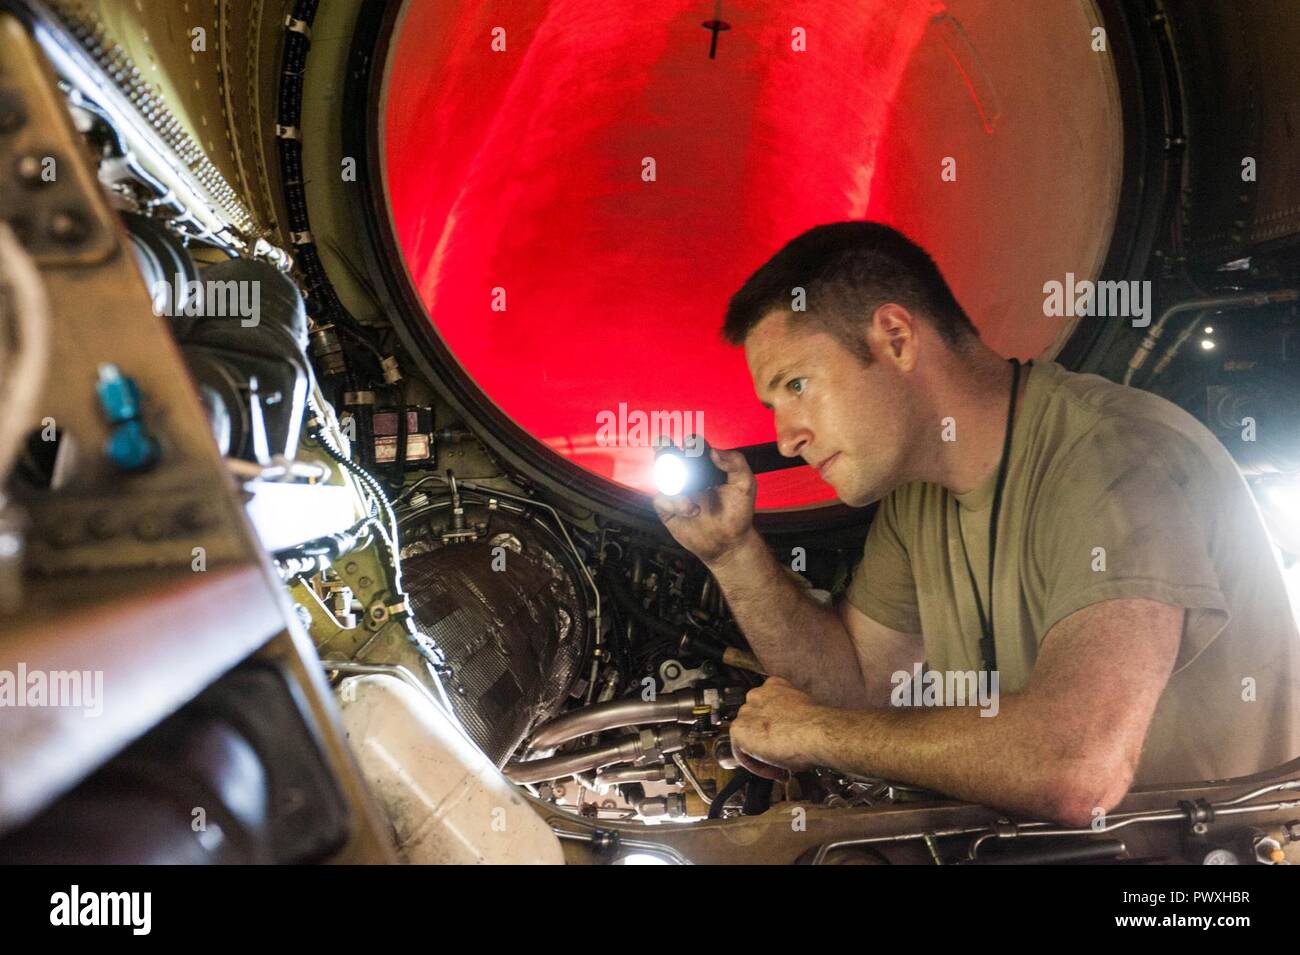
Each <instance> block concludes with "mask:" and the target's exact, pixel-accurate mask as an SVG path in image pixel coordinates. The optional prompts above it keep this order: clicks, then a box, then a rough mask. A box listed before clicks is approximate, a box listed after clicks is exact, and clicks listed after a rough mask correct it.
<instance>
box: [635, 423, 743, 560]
mask: <svg viewBox="0 0 1300 955" xmlns="http://www.w3.org/2000/svg"><path fill="white" fill-rule="evenodd" d="M709 454H710V455H711V456H712V459H713V463H714V464H716V465H717V466H718V467H720V468H721V469H722V470H724V471H726V472H727V483H726V484H724V485H722V486H721V487H717V488H708V489H707V490H705V491H703V492H701V493H699V494H678V495H676V496H674V497H666V496H665V495H663V494H660V495H657V496H656V497H655V499H654V508H655V511H656V513H658V515H659V519H660V520H662V521H663V522H664V526H665V527H667V528H668V533H670V534H672V535H673V538H674V539H675V540H676V541H677V543H679V544H681V545H682V546H683V547H685V548H686V549H687V550H688V551H690V552H691V553H692V554H694V555H695V556H696V557H698V558H699V559H700V560H702V561H703V562H704V563H705V564H710V563H713V562H715V561H718V560H722V559H723V558H725V557H726V556H727V555H728V554H729V553H731V552H733V551H735V550H736V549H738V548H739V547H740V545H741V544H743V543H744V542H745V541H746V540H747V539H748V538H749V536H750V535H751V534H752V533H753V530H754V496H755V495H756V494H757V493H758V482H757V481H755V480H754V474H753V472H752V471H750V469H749V463H748V462H747V461H746V460H745V456H744V455H743V454H741V453H740V452H739V451H719V450H718V449H716V448H714V449H711V450H710V451H709Z"/></svg>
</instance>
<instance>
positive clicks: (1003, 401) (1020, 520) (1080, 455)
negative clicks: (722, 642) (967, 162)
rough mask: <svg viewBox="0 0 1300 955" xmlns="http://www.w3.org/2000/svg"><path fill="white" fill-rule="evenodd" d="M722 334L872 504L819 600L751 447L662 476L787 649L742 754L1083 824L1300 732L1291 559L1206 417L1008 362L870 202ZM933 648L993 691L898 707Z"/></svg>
mask: <svg viewBox="0 0 1300 955" xmlns="http://www.w3.org/2000/svg"><path fill="white" fill-rule="evenodd" d="M801 299H802V300H803V302H804V303H805V304H806V309H805V310H795V309H794V308H793V307H792V306H793V303H795V302H799V301H800V300H801ZM1030 320H1032V318H1031V319H1030ZM724 335H725V336H726V338H727V339H728V340H729V341H730V342H731V343H732V344H737V345H741V344H743V346H744V349H745V357H746V360H747V362H748V365H749V369H750V372H751V374H752V376H753V382H754V388H755V391H756V392H757V393H758V396H759V398H760V400H761V401H762V402H763V404H764V406H765V407H768V408H770V409H771V410H772V412H773V415H774V418H775V424H776V434H777V439H778V443H779V445H780V448H781V451H782V452H783V453H784V454H786V455H787V456H792V457H794V456H801V457H803V459H804V460H805V461H807V462H808V463H809V464H811V465H813V466H814V467H816V468H818V470H819V471H820V473H821V475H822V477H823V478H824V479H825V480H826V481H828V482H829V483H830V484H831V485H832V486H833V487H834V488H835V491H836V494H837V495H838V496H839V497H840V498H841V499H842V500H843V501H844V502H845V503H847V504H849V505H852V506H863V505H866V504H870V503H871V502H873V501H877V500H880V501H881V504H880V508H879V510H878V512H877V514H876V516H875V519H874V521H873V523H872V525H871V528H870V531H869V533H868V536H867V540H866V545H865V548H864V552H863V556H862V559H861V562H860V563H859V564H858V567H857V569H856V571H855V573H854V576H853V580H852V583H851V584H850V586H849V588H848V592H847V594H846V595H845V597H844V599H842V600H841V601H840V602H839V604H838V605H837V606H836V607H834V608H830V607H825V606H823V605H821V604H819V603H817V602H816V601H814V600H812V599H810V598H809V597H808V596H807V595H806V590H805V589H804V588H801V587H800V586H799V585H798V583H797V582H796V580H794V579H792V575H791V574H790V572H788V571H787V570H786V569H785V568H784V567H783V566H781V565H780V564H779V563H778V562H777V560H776V559H775V558H774V557H773V556H772V554H771V553H770V552H769V551H768V549H767V548H766V547H765V545H764V544H763V542H762V540H761V539H760V538H759V536H758V535H757V533H756V532H755V530H754V527H753V524H752V518H753V503H754V493H755V481H754V476H753V475H752V474H751V473H750V472H749V469H748V467H747V465H746V464H745V462H744V459H743V458H742V457H741V456H740V455H739V454H738V453H734V452H733V453H725V452H716V451H715V452H713V455H714V461H715V463H716V464H717V465H718V466H719V467H721V468H722V469H724V470H725V471H727V472H728V481H727V483H726V485H725V486H723V487H721V488H718V489H716V490H714V491H712V492H709V493H707V494H704V495H699V496H695V497H687V496H678V497H673V498H666V497H663V496H660V497H658V498H656V499H655V507H656V510H657V511H658V513H659V515H660V517H661V519H662V520H663V521H664V523H665V524H666V526H667V527H668V530H669V531H670V532H671V533H672V535H673V536H674V537H675V538H676V540H677V541H678V542H679V543H680V544H681V545H682V546H684V547H685V548H687V549H688V550H690V551H692V552H693V553H694V554H695V555H696V556H698V557H699V558H700V560H702V561H703V562H704V563H705V565H706V566H707V567H708V568H709V570H710V571H711V572H712V574H713V575H714V577H715V578H716V579H717V581H718V583H719V585H720V586H721V587H722V589H723V591H724V593H725V594H726V597H727V600H728V603H729V604H730V606H731V609H732V612H733V613H734V615H735V617H736V621H737V623H738V624H739V625H740V627H741V628H742V629H743V630H744V632H745V634H746V636H747V637H748V639H749V642H750V644H751V646H752V647H753V649H754V651H755V653H756V654H757V655H758V657H759V659H760V660H761V661H762V663H763V665H764V667H765V668H766V669H767V671H768V672H769V673H771V674H773V677H772V678H771V679H769V680H768V681H767V683H766V684H765V685H764V686H762V687H760V688H758V689H756V690H752V691H750V693H749V696H748V698H747V701H746V703H745V705H744V707H743V708H742V709H741V711H740V714H739V716H738V717H737V719H736V721H735V722H734V723H733V725H732V728H731V737H732V743H733V746H734V748H735V749H736V750H737V751H738V753H739V758H741V760H742V762H744V763H745V764H746V765H747V766H749V767H750V768H751V769H753V770H755V771H757V772H760V773H762V774H765V775H772V771H771V770H772V767H776V768H779V769H783V770H799V769H806V768H808V767H809V766H814V765H821V766H830V767H834V768H837V769H840V770H843V771H848V772H856V773H860V774H864V775H870V776H878V777H884V778H887V779H893V780H898V781H904V782H910V783H913V784H916V785H920V786H923V787H925V788H928V789H931V790H935V791H938V792H941V793H946V794H949V795H951V796H954V797H958V798H961V799H966V800H970V801H973V802H979V803H984V804H987V805H992V806H996V807H999V808H1002V809H1005V810H1009V811H1012V812H1016V813H1021V814H1024V815H1027V816H1031V817H1037V818H1048V819H1052V820H1055V821H1058V822H1062V823H1066V824H1070V825H1080V826H1081V825H1087V824H1089V823H1091V822H1093V820H1094V819H1097V818H1098V817H1099V816H1100V815H1101V814H1103V813H1105V812H1107V811H1109V810H1110V809H1111V808H1112V807H1114V806H1115V805H1116V804H1117V803H1118V802H1119V801H1120V800H1121V799H1122V798H1123V797H1124V795H1125V794H1126V793H1127V792H1128V790H1129V788H1130V787H1131V786H1132V785H1134V784H1135V783H1137V784H1152V783H1176V782H1191V781H1197V780H1202V779H1206V778H1218V777H1229V776H1238V775H1243V774H1248V773H1253V772H1257V771H1261V770H1265V769H1269V768H1271V767H1273V766H1276V765H1278V764H1280V763H1282V762H1284V761H1286V760H1287V759H1290V758H1293V757H1295V756H1296V755H1298V754H1300V707H1297V698H1298V691H1300V685H1298V683H1297V679H1298V676H1300V666H1298V665H1297V647H1298V646H1300V636H1298V635H1297V627H1296V622H1295V617H1294V614H1293V612H1292V609H1291V607H1290V605H1289V602H1288V597H1287V593H1286V589H1285V586H1284V581H1283V579H1282V576H1281V571H1280V568H1279V566H1278V563H1277V560H1276V556H1275V554H1274V551H1273V549H1272V546H1271V544H1270V542H1269V539H1268V536H1267V533H1266V531H1265V529H1264V527H1263V525H1262V523H1261V521H1260V518H1259V513H1258V511H1257V509H1256V507H1255V504H1254V501H1253V499H1252V498H1251V496H1250V492H1249V489H1248V488H1247V486H1246V484H1245V482H1244V481H1243V479H1242V477H1241V475H1240V473H1239V472H1238V470H1237V468H1236V466H1235V465H1234V463H1233V461H1232V459H1231V457H1230V456H1229V455H1228V453H1227V452H1226V450H1225V449H1224V448H1223V447H1222V446H1221V445H1220V444H1219V443H1218V442H1217V441H1216V440H1215V438H1214V437H1213V435H1211V434H1210V432H1209V431H1208V430H1206V429H1205V428H1204V427H1202V426H1201V425H1200V424H1199V423H1198V422H1197V421H1196V420H1195V419H1194V418H1192V417H1191V416H1190V415H1188V414H1186V413H1185V412H1183V411H1182V410H1181V409H1179V408H1177V407H1176V406H1174V405H1172V404H1170V403H1169V402H1167V401H1165V400H1163V399H1161V398H1159V397H1156V396H1155V395H1152V394H1149V393H1147V392H1143V391H1138V390H1136V389H1131V388H1126V387H1122V386H1120V385H1116V384H1113V383H1111V382H1109V381H1106V380H1105V379H1102V378H1100V377H1097V376H1093V375H1078V374H1074V373H1071V372H1068V371H1066V370H1065V369H1063V368H1061V367H1060V366H1059V365H1055V364H1053V363H1050V362H1032V363H1030V364H1029V365H1028V366H1024V367H1020V368H1017V367H1016V366H1015V364H1013V363H1010V362H1008V361H1007V360H1006V359H1004V358H1002V357H1001V356H999V355H997V354H995V353H994V352H993V351H991V350H990V349H989V348H988V347H987V346H985V345H984V343H983V342H982V341H981V340H980V339H979V336H978V334H977V332H976V330H975V328H974V326H973V325H972V324H971V322H970V320H969V319H968V318H967V316H966V315H965V314H964V313H963V311H962V309H961V307H960V306H959V305H958V303H957V301H956V300H955V298H954V297H953V295H952V292H951V291H950V289H949V288H948V286H947V284H946V283H945V281H944V279H943V277H942V275H941V274H940V273H939V270H938V268H937V267H936V266H935V265H934V263H933V262H932V261H931V259H930V258H929V256H928V255H927V254H926V253H925V252H924V251H923V250H922V249H921V248H919V247H918V246H916V245H914V244H913V243H912V242H910V241H909V240H908V239H907V238H905V237H904V236H903V235H901V234H900V233H898V232H896V231H894V230H893V229H890V228H888V227H886V226H883V225H879V224H876V223H870V222H846V223H838V224H834V225H826V226H819V227H818V228H815V229H812V230H810V231H808V232H806V233H804V234H803V235H801V236H799V237H798V238H796V239H794V240H793V241H792V242H790V243H789V244H788V245H786V246H785V247H784V248H783V249H781V250H780V251H779V252H778V253H777V254H776V255H775V256H773V257H772V258H771V259H770V260H769V261H768V262H767V263H766V264H764V265H763V266H762V267H761V268H760V269H759V270H758V271H757V272H756V273H754V275H753V276H751V277H750V279H749V280H748V281H747V282H746V283H745V285H744V286H743V287H742V288H741V289H740V291H739V292H737V293H736V295H735V296H734V297H733V298H732V300H731V303H730V306H729V308H728V312H727V317H726V324H725V327H724ZM1013 381H1014V383H1015V387H1014V398H1013V394H1012V389H1013ZM1008 418H1010V419H1011V422H1012V423H1011V427H1010V430H1008ZM882 498H883V500H882ZM990 551H992V563H991V565H990ZM919 662H923V663H924V665H925V666H926V667H927V668H928V670H929V671H935V672H937V673H940V674H943V673H946V672H951V671H983V672H984V673H985V675H986V676H988V675H989V674H990V673H994V672H995V673H996V675H997V677H998V683H997V684H996V686H997V688H998V689H999V690H1000V698H999V700H998V703H997V707H996V711H995V713H996V715H995V716H993V718H987V717H986V716H985V715H982V714H986V713H990V712H993V711H992V709H991V708H977V707H973V706H952V705H948V706H937V707H927V706H905V707H904V706H897V705H893V704H894V703H898V702H899V697H900V696H902V697H903V698H904V700H905V701H906V702H908V703H911V702H913V701H914V694H913V693H912V692H911V691H908V692H907V693H904V694H899V693H898V692H897V691H898V689H899V686H900V679H901V678H902V677H903V676H904V675H905V676H907V677H909V678H910V677H911V676H912V675H913V673H914V666H915V665H916V664H917V663H919ZM927 676H928V674H927ZM947 702H949V703H951V701H950V700H949V701H947Z"/></svg>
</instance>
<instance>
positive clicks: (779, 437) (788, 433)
mask: <svg viewBox="0 0 1300 955" xmlns="http://www.w3.org/2000/svg"><path fill="white" fill-rule="evenodd" d="M811 443H812V432H811V431H809V430H808V429H807V428H804V427H795V426H788V425H782V424H781V422H779V421H778V422H777V425H776V446H777V448H778V449H780V451H781V453H782V454H784V455H785V456H786V457H787V458H797V457H799V455H801V454H802V453H803V451H804V449H805V448H807V447H808V445H810V444H811Z"/></svg>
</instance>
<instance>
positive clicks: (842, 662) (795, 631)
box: [708, 531, 867, 707]
mask: <svg viewBox="0 0 1300 955" xmlns="http://www.w3.org/2000/svg"><path fill="white" fill-rule="evenodd" d="M708 566H709V570H710V571H711V572H712V573H713V576H714V578H715V579H716V580H717V581H718V586H719V587H721V588H722V592H723V594H724V595H725V596H726V598H727V604H728V605H729V606H730V607H731V612H732V614H733V615H734V616H735V618H736V623H738V624H739V625H740V629H741V630H742V631H743V632H744V634H745V636H746V638H748V640H749V645H750V646H751V647H752V648H753V650H754V653H755V654H756V655H757V656H758V659H759V661H760V662H761V663H762V664H763V668H764V669H765V670H766V671H767V672H768V673H769V674H772V675H775V676H781V677H784V678H785V679H787V680H789V681H790V682H791V683H793V684H794V685H795V686H797V687H799V689H801V690H803V691H804V692H805V693H807V694H809V695H810V696H812V697H813V698H815V699H816V700H817V701H818V702H821V703H825V704H826V705H828V706H846V707H856V706H865V705H866V702H867V701H866V698H865V694H864V689H863V680H862V673H861V669H860V667H859V664H858V658H857V655H856V654H855V653H854V650H853V642H852V639H851V638H850V637H849V634H848V631H847V630H845V629H844V624H843V623H842V622H841V621H840V618H839V617H838V616H837V615H836V613H835V612H834V611H833V610H831V609H830V608H828V607H823V606H822V605H821V604H819V603H818V602H817V601H816V600H814V599H813V598H812V597H811V596H809V595H808V594H807V593H806V592H805V591H804V590H803V589H802V588H800V587H799V585H798V584H797V583H796V582H795V581H794V580H793V579H791V577H790V575H789V574H787V573H786V572H785V569H784V568H783V567H782V566H781V565H780V564H779V563H777V561H776V558H774V557H773V556H772V554H771V553H770V552H769V551H768V549H767V546H766V545H765V544H764V543H763V540H762V538H761V537H759V536H758V533H757V532H754V531H751V533H750V536H749V537H748V538H747V539H746V541H745V543H744V544H742V545H740V546H739V547H737V548H736V549H735V550H733V551H732V552H731V553H730V554H728V555H727V556H726V557H724V558H723V559H722V560H721V561H718V562H714V563H710V564H709V565H708Z"/></svg>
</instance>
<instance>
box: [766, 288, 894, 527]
mask: <svg viewBox="0 0 1300 955" xmlns="http://www.w3.org/2000/svg"><path fill="white" fill-rule="evenodd" d="M805 321H806V320H805ZM791 326H792V323H791V322H790V320H789V317H788V316H787V315H786V314H784V313H781V312H773V313H771V314H769V315H768V316H766V317H765V318H764V319H763V320H762V321H760V322H759V323H758V325H756V326H755V327H754V330H753V331H751V332H750V333H749V336H748V337H747V338H746V339H745V360H746V361H747V362H748V364H749V371H750V374H751V375H752V376H753V380H754V391H755V392H756V393H757V394H758V397H759V400H760V401H762V402H763V406H764V407H766V408H770V409H772V414H773V417H774V419H775V425H776V438H777V443H778V445H779V447H780V449H781V453H782V454H784V455H786V456H787V457H802V458H803V459H804V460H805V461H807V462H808V463H809V464H811V465H812V466H813V467H815V468H817V469H818V470H819V472H820V473H821V476H822V479H823V480H825V481H826V482H827V483H829V484H830V485H831V487H833V488H835V493H836V494H837V495H838V496H839V498H840V500H842V501H843V502H844V503H846V504H849V505H851V506H854V507H862V506H864V505H866V504H870V503H871V502H872V501H875V500H878V499H879V498H881V497H883V496H884V495H885V494H886V493H888V492H889V491H890V490H891V489H892V488H894V487H895V486H897V485H898V484H899V483H901V481H902V477H901V472H902V466H903V461H904V458H905V456H906V454H905V452H906V447H905V441H904V438H905V435H906V433H907V428H906V420H907V411H906V409H907V403H906V402H905V401H904V400H903V397H904V394H905V392H904V388H903V382H902V381H901V380H900V378H899V377H898V374H897V372H895V371H894V369H893V366H892V363H891V362H889V361H888V360H887V359H886V360H884V361H881V360H879V359H878V360H876V361H874V362H872V364H871V365H870V366H867V367H864V366H863V365H862V363H861V362H860V361H859V360H858V359H857V358H856V357H855V356H854V355H853V354H852V353H851V352H850V351H849V350H848V349H847V348H845V347H844V346H843V345H842V344H841V343H840V342H839V340H838V339H836V338H835V336H834V335H832V334H830V333H829V332H826V331H821V330H809V331H803V330H798V329H797V327H791ZM872 351H873V353H874V354H876V355H878V356H879V355H880V354H881V352H882V349H881V348H879V347H878V346H877V345H876V343H875V342H873V343H872Z"/></svg>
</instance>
